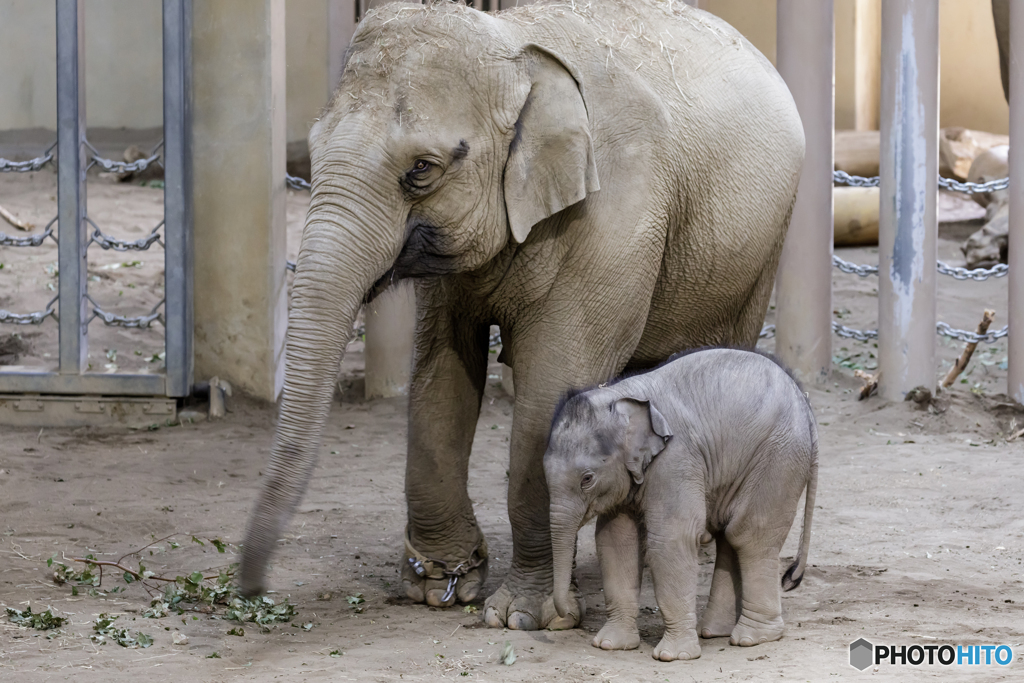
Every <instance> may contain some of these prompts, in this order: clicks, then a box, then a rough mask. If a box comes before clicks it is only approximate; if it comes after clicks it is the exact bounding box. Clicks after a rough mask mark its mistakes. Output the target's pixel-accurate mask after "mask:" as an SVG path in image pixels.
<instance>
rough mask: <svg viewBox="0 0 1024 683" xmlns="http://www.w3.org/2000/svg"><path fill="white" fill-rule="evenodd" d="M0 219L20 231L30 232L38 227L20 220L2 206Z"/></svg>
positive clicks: (0, 207)
mask: <svg viewBox="0 0 1024 683" xmlns="http://www.w3.org/2000/svg"><path fill="white" fill-rule="evenodd" d="M0 218H3V219H4V220H5V221H7V222H8V223H10V224H11V225H13V226H14V227H16V228H17V229H18V230H25V231H28V230H31V229H32V228H34V227H36V226H35V225H33V224H32V223H27V222H25V221H23V220H21V219H20V218H18V217H17V216H15V215H14V214H13V213H11V212H10V211H8V210H7V209H5V208H4V207H2V206H0Z"/></svg>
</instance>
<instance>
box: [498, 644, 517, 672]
mask: <svg viewBox="0 0 1024 683" xmlns="http://www.w3.org/2000/svg"><path fill="white" fill-rule="evenodd" d="M498 662H500V663H501V664H504V665H505V666H512V665H513V664H515V663H516V651H515V648H513V647H512V641H510V640H506V641H505V646H504V647H503V648H501V655H500V656H499V657H498Z"/></svg>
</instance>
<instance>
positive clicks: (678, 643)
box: [651, 631, 700, 662]
mask: <svg viewBox="0 0 1024 683" xmlns="http://www.w3.org/2000/svg"><path fill="white" fill-rule="evenodd" d="M651 656H652V657H654V658H655V659H657V660H659V661H662V662H674V661H675V660H677V659H697V658H698V657H700V641H699V640H697V632H696V631H690V632H689V633H686V634H682V635H678V636H676V635H669V634H668V633H666V634H665V636H664V637H663V638H662V639H661V642H660V643H658V646H657V647H655V648H654V652H652V653H651Z"/></svg>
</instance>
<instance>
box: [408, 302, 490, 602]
mask: <svg viewBox="0 0 1024 683" xmlns="http://www.w3.org/2000/svg"><path fill="white" fill-rule="evenodd" d="M465 328H466V331H464V332H460V331H459V330H458V329H456V326H455V325H453V324H452V323H451V321H450V320H449V319H447V318H446V317H445V316H443V315H442V314H440V313H434V314H431V313H430V312H429V311H427V312H423V311H421V312H420V318H419V321H418V323H417V329H416V361H415V367H414V370H413V378H412V386H411V389H410V397H409V445H408V457H407V460H406V474H405V494H406V502H407V505H408V516H409V520H408V528H407V529H406V548H405V556H404V558H403V563H402V583H403V585H404V586H405V592H406V595H407V596H408V597H409V598H410V599H412V600H414V601H416V602H426V603H427V604H429V605H432V606H435V607H446V606H449V605H451V604H453V603H454V602H455V600H456V599H458V600H460V601H461V602H469V601H471V600H474V599H475V598H476V597H477V595H478V594H479V592H480V589H481V587H482V586H483V583H484V581H485V580H486V578H487V546H486V544H485V543H484V537H483V533H482V532H481V531H480V528H479V526H478V525H477V521H476V516H475V515H474V514H473V504H472V502H471V501H470V499H469V495H468V493H467V491H466V483H467V478H468V471H469V455H470V451H471V449H472V445H473V433H474V431H475V429H476V423H477V418H478V417H479V414H480V401H481V398H482V396H483V390H484V382H485V381H486V369H487V327H486V326H483V327H480V326H469V325H467V326H465ZM467 569H468V571H467Z"/></svg>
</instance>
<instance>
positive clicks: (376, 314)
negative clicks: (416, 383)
mask: <svg viewBox="0 0 1024 683" xmlns="http://www.w3.org/2000/svg"><path fill="white" fill-rule="evenodd" d="M363 320H364V321H365V323H366V353H365V356H364V359H365V362H366V398H368V399H369V398H387V397H389V396H405V395H406V394H408V393H409V381H410V379H411V376H412V350H413V332H414V330H415V327H416V292H415V290H414V288H413V284H412V281H410V280H406V281H403V282H399V283H397V284H395V285H392V286H391V287H388V288H387V289H386V290H385V291H384V292H383V293H382V294H381V295H380V296H378V297H377V298H376V299H374V300H373V302H371V303H370V304H368V305H367V306H365V307H364V308H363Z"/></svg>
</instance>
